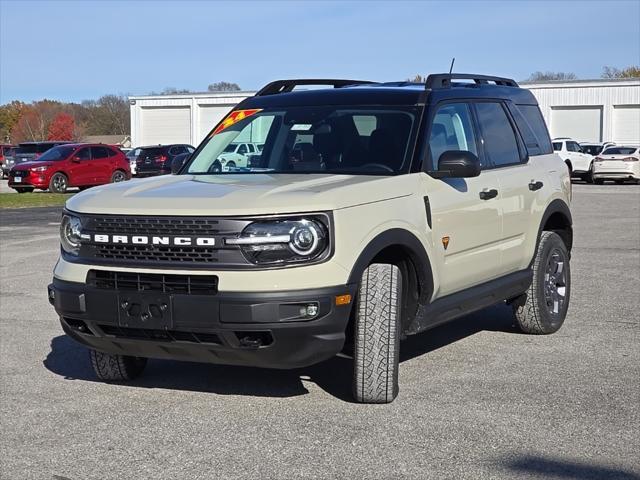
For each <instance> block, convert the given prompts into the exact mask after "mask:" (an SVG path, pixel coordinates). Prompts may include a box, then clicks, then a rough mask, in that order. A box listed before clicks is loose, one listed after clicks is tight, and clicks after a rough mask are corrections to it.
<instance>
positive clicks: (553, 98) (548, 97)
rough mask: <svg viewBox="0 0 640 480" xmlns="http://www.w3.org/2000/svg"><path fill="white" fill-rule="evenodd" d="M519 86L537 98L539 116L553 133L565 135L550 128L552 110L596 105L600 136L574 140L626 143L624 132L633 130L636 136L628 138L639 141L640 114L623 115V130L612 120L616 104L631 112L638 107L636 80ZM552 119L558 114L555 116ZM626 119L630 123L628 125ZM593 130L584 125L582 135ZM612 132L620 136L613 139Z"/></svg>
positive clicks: (639, 84) (639, 81)
mask: <svg viewBox="0 0 640 480" xmlns="http://www.w3.org/2000/svg"><path fill="white" fill-rule="evenodd" d="M522 87H524V88H528V89H530V90H531V92H532V93H533V94H534V95H535V97H536V98H537V99H538V103H539V104H540V109H541V110H542V115H543V116H544V118H545V120H546V122H547V126H548V127H549V131H550V132H551V134H552V135H553V136H569V135H565V134H563V133H562V132H561V131H558V129H557V128H555V127H554V110H556V111H559V110H563V111H565V112H566V110H567V109H568V108H571V107H575V108H576V109H578V108H584V107H596V108H601V109H602V116H601V119H600V121H601V125H600V126H599V127H600V128H598V130H599V131H601V138H597V139H596V138H593V139H591V138H576V140H578V141H614V142H615V141H617V142H627V143H630V140H629V139H630V137H629V134H628V132H629V131H631V132H634V131H635V132H636V135H635V137H634V138H633V139H632V140H631V141H632V142H634V143H640V115H626V116H625V122H627V123H625V125H624V130H622V125H620V124H619V123H618V125H620V126H618V127H617V131H616V121H615V120H616V118H615V113H616V110H615V109H616V107H618V108H619V107H621V106H624V107H631V108H632V110H633V111H634V112H635V108H638V109H640V79H629V80H602V81H584V82H565V83H546V84H545V83H541V84H522ZM619 111H620V110H618V112H619ZM625 111H627V110H625ZM639 112H640V110H639ZM556 118H557V119H559V118H560V117H559V116H556ZM557 121H559V120H557ZM628 121H631V122H633V123H634V125H629V124H628ZM593 130H595V127H593V126H588V127H587V126H585V129H584V135H585V137H586V136H590V135H591V132H593ZM579 131H580V128H579V127H578V132H576V131H575V129H574V130H573V131H572V132H571V134H572V136H573V137H576V136H577V135H576V133H579ZM623 132H624V133H623ZM616 134H617V135H618V136H619V137H620V138H616Z"/></svg>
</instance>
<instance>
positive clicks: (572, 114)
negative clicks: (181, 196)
mask: <svg viewBox="0 0 640 480" xmlns="http://www.w3.org/2000/svg"><path fill="white" fill-rule="evenodd" d="M522 87H524V88H528V89H530V90H531V91H532V92H533V94H534V95H535V96H536V98H537V99H538V102H539V103H540V108H541V110H542V114H543V115H544V118H545V120H546V121H547V125H548V127H549V131H550V133H551V136H552V137H571V138H573V139H575V140H577V141H579V142H602V141H613V142H616V143H618V144H623V143H629V144H640V79H637V78H636V79H622V80H617V79H616V80H572V81H564V82H545V83H535V84H534V83H531V84H527V83H523V84H522ZM253 94H254V92H221V93H212V92H209V93H195V94H186V95H154V96H135V97H129V102H130V104H131V143H132V145H133V146H142V145H155V144H159V143H161V144H167V143H189V144H191V145H194V146H197V145H198V144H199V143H200V142H201V141H202V139H204V137H205V136H206V135H207V133H208V132H209V131H210V130H211V129H212V128H213V127H214V126H215V124H216V123H218V121H219V120H221V119H222V118H223V117H224V116H225V115H226V114H227V113H228V112H229V111H230V110H231V109H232V108H233V107H234V106H235V105H236V104H237V103H238V102H240V101H241V100H243V99H244V98H246V97H249V96H251V95H253Z"/></svg>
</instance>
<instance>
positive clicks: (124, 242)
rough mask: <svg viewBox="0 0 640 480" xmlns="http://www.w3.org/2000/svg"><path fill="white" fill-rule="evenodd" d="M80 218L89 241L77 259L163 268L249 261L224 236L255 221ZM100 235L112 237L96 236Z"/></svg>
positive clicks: (108, 216)
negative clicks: (96, 238)
mask: <svg viewBox="0 0 640 480" xmlns="http://www.w3.org/2000/svg"><path fill="white" fill-rule="evenodd" d="M81 218H82V233H83V235H84V238H85V240H83V242H82V246H81V247H80V254H79V255H78V257H76V259H77V260H78V261H83V260H85V259H87V260H89V261H91V262H93V263H95V264H99V265H126V266H128V267H130V266H143V267H145V266H150V267H163V268H164V267H167V268H210V267H211V266H215V267H217V266H218V265H219V264H224V265H240V266H245V265H248V264H249V262H248V260H247V259H246V258H245V257H244V255H243V254H242V251H241V250H240V248H239V247H237V246H230V245H226V244H225V243H224V239H225V238H227V237H237V236H238V235H240V233H241V232H242V230H243V229H244V228H245V227H246V226H247V225H248V224H249V223H251V222H250V220H246V219H236V218H226V217H195V216H193V217H169V216H157V217H153V216H138V215H135V216H126V215H81ZM96 235H102V236H103V237H102V238H104V237H106V238H108V241H104V240H101V241H95V240H94V238H95V236H96ZM182 237H186V239H187V240H186V241H185V240H184V238H182ZM114 238H117V239H118V240H117V241H116V240H114ZM177 239H180V242H178V241H176V240H177ZM199 239H206V240H207V243H202V244H201V243H199ZM212 239H213V241H212ZM212 243H213V244H212ZM68 259H69V260H72V261H73V260H75V259H74V258H71V257H69V258H68Z"/></svg>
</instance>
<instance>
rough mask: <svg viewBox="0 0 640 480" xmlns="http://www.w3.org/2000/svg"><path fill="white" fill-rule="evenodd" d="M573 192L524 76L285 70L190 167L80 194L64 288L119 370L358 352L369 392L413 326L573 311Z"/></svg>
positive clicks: (62, 298)
mask: <svg viewBox="0 0 640 480" xmlns="http://www.w3.org/2000/svg"><path fill="white" fill-rule="evenodd" d="M310 84H316V85H322V86H325V87H326V88H320V89H304V88H302V89H300V88H296V87H300V86H302V87H305V86H307V85H310ZM240 142H247V143H252V144H263V145H264V147H263V149H262V152H261V159H260V167H259V168H258V167H255V168H254V167H246V168H237V169H235V170H234V171H218V170H219V169H218V168H216V160H217V159H218V158H219V156H220V154H221V153H222V152H224V150H225V149H226V148H227V147H228V146H229V145H230V144H232V143H240ZM570 195H571V186H570V180H569V173H568V171H567V168H566V167H565V165H564V162H563V159H562V158H560V157H559V156H558V155H556V154H554V152H553V148H552V145H551V141H550V139H549V135H548V133H547V129H546V126H545V124H544V121H543V119H542V116H541V114H540V110H539V109H538V106H537V103H536V100H535V98H534V97H533V95H532V94H531V93H530V92H529V91H527V90H523V89H520V88H519V87H518V85H517V84H516V83H515V82H514V81H513V80H509V79H505V78H499V77H487V76H480V75H460V74H455V75H449V74H435V75H431V76H429V78H428V79H427V82H426V83H424V84H418V83H406V82H399V83H372V82H357V81H351V80H282V81H276V82H273V83H271V84H269V85H267V86H266V87H264V88H263V89H262V90H261V91H260V92H258V93H257V94H256V95H255V96H254V97H251V98H248V99H246V100H245V101H243V102H242V103H241V104H239V105H238V106H237V107H236V109H235V110H233V111H232V112H231V113H230V114H229V115H228V116H227V117H226V118H225V119H224V120H223V121H222V122H220V124H218V125H217V126H216V127H215V128H214V129H213V131H212V132H211V134H210V135H209V136H208V137H207V138H206V139H205V140H204V141H203V142H202V144H201V145H200V146H199V147H198V149H197V150H196V152H195V153H194V154H193V155H192V156H191V157H190V158H189V160H188V161H187V162H186V163H185V164H184V165H183V166H182V167H181V168H179V171H177V174H175V175H171V176H165V177H158V178H150V179H146V180H142V181H138V182H134V183H128V182H127V183H122V184H116V185H109V186H103V187H97V188H93V189H91V191H89V192H87V193H81V194H78V195H76V196H74V197H73V198H71V199H70V200H69V201H67V205H66V210H65V212H64V215H63V219H62V225H61V243H62V249H61V256H60V259H59V261H58V263H57V265H56V267H55V270H54V278H53V283H52V284H51V285H50V287H49V298H50V301H51V303H52V304H53V305H54V306H55V309H56V311H57V312H58V314H59V315H60V318H61V322H62V327H63V328H64V330H65V332H67V334H68V335H70V336H71V337H73V338H74V339H76V340H78V341H79V342H81V343H83V344H85V345H87V346H88V347H89V348H90V349H91V350H90V352H91V361H92V364H93V368H94V370H95V373H96V374H97V376H98V377H99V378H101V379H103V380H107V381H118V380H129V379H132V378H134V377H136V376H137V375H139V374H140V373H141V372H142V370H143V368H144V366H145V363H146V359H147V358H150V357H152V358H170V359H178V360H190V361H202V362H214V363H225V364H234V365H250V366H258V367H268V368H295V367H303V366H307V365H310V364H314V363H317V362H320V361H322V360H325V359H328V358H330V357H332V356H334V355H336V354H338V353H340V352H342V353H343V354H346V355H350V356H352V358H353V365H354V369H353V393H354V397H355V399H356V400H357V401H359V402H371V403H386V402H391V401H392V400H393V399H394V398H395V396H396V395H397V393H398V366H399V360H398V354H399V349H400V340H401V339H402V338H404V337H405V336H406V335H412V334H415V333H418V332H422V331H424V330H427V329H429V328H431V327H434V326H436V325H439V324H441V323H443V322H446V321H448V320H451V319H453V318H456V317H460V316H462V315H465V314H467V313H469V312H472V311H475V310H478V309H481V308H484V307H486V306H488V305H491V304H495V303H498V302H505V301H506V302H507V303H509V304H511V305H512V306H513V310H514V312H515V318H516V319H517V322H518V324H519V326H520V327H521V329H522V330H523V331H525V332H528V333H535V334H546V333H552V332H555V331H556V330H558V329H559V328H560V326H561V325H562V323H563V321H564V318H565V315H566V312H567V308H568V305H569V294H570V287H571V283H570V269H569V255H570V253H569V252H570V250H571V244H572V227H571V213H570V211H569V202H570Z"/></svg>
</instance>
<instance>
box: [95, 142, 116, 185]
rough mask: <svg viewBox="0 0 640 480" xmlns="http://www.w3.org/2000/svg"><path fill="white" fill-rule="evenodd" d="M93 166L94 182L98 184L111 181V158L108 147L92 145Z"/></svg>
mask: <svg viewBox="0 0 640 480" xmlns="http://www.w3.org/2000/svg"><path fill="white" fill-rule="evenodd" d="M91 157H92V158H93V159H92V161H91V166H92V168H93V182H94V183H96V184H102V183H109V182H110V181H111V159H110V158H109V149H107V148H106V147H91Z"/></svg>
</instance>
